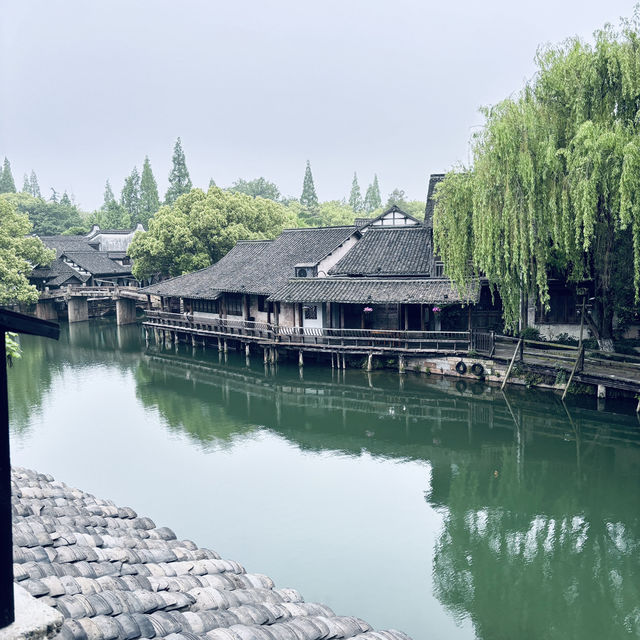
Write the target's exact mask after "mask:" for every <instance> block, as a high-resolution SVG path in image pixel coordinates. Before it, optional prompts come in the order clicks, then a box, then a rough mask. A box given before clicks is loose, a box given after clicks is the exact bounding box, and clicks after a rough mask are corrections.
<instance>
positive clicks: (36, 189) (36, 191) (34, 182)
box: [29, 170, 42, 198]
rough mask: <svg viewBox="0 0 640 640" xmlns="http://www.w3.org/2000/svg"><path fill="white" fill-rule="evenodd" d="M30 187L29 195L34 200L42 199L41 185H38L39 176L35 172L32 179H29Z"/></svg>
mask: <svg viewBox="0 0 640 640" xmlns="http://www.w3.org/2000/svg"><path fill="white" fill-rule="evenodd" d="M29 187H30V191H29V193H30V194H31V195H32V196H33V197H34V198H41V197H42V195H41V193H40V185H39V184H38V176H36V172H35V171H33V170H32V171H31V177H30V178H29Z"/></svg>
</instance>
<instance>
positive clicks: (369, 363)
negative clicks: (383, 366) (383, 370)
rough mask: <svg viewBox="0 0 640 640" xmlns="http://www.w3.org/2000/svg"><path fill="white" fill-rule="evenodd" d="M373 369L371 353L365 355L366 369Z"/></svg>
mask: <svg viewBox="0 0 640 640" xmlns="http://www.w3.org/2000/svg"><path fill="white" fill-rule="evenodd" d="M372 370H373V353H370V354H369V355H368V356H367V371H372Z"/></svg>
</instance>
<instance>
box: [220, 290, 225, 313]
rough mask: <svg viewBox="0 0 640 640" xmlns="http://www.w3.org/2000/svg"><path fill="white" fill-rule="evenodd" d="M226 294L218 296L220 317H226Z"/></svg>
mask: <svg viewBox="0 0 640 640" xmlns="http://www.w3.org/2000/svg"><path fill="white" fill-rule="evenodd" d="M226 298H227V295H226V294H225V293H223V294H222V296H221V297H220V317H221V318H226V317H227V299H226Z"/></svg>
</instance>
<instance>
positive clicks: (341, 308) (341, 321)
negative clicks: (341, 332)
mask: <svg viewBox="0 0 640 640" xmlns="http://www.w3.org/2000/svg"><path fill="white" fill-rule="evenodd" d="M340 328H341V329H344V305H343V304H341V305H340Z"/></svg>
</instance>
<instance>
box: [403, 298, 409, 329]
mask: <svg viewBox="0 0 640 640" xmlns="http://www.w3.org/2000/svg"><path fill="white" fill-rule="evenodd" d="M404 330H405V331H409V305H408V304H405V305H404Z"/></svg>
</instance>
